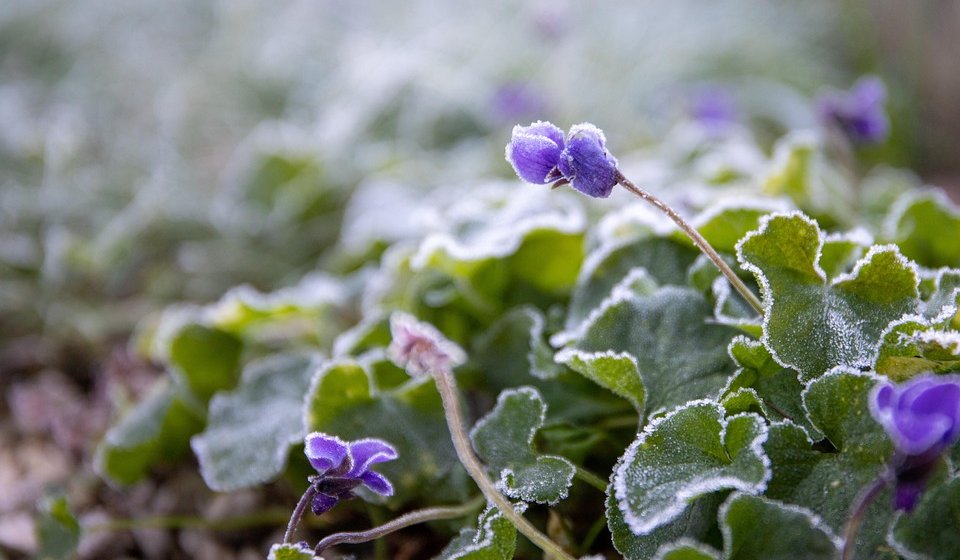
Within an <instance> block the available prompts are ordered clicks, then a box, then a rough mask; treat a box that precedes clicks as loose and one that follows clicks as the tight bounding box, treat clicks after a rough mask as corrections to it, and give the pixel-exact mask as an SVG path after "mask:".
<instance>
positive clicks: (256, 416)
mask: <svg viewBox="0 0 960 560" xmlns="http://www.w3.org/2000/svg"><path fill="white" fill-rule="evenodd" d="M315 370H316V360H315V359H314V358H312V357H310V356H307V355H299V354H278V355H275V356H272V357H270V358H267V359H264V360H262V361H259V362H254V363H252V364H250V365H248V366H247V367H246V368H245V369H244V371H243V378H242V380H241V382H240V386H239V387H238V388H237V389H236V390H234V391H232V392H229V393H220V394H218V395H216V396H215V397H214V398H213V400H212V401H211V402H210V413H209V418H208V422H207V429H206V430H205V431H204V432H203V433H201V434H199V435H197V436H194V437H193V439H192V440H191V445H192V447H193V451H194V453H196V455H197V459H199V461H200V474H202V475H203V479H204V481H206V483H207V485H208V486H209V487H210V488H212V489H214V490H217V491H221V492H223V491H227V490H236V489H238V488H246V487H248V486H253V485H256V484H260V483H263V482H266V481H268V480H272V479H273V478H275V477H277V476H278V475H279V474H280V473H281V472H283V469H284V467H285V466H286V464H287V455H288V454H289V451H290V447H291V446H293V445H294V444H296V443H298V442H300V441H302V439H303V436H304V431H303V410H302V409H303V395H304V394H305V393H306V392H307V389H308V388H309V386H310V379H311V377H312V375H313V372H314V371H315Z"/></svg>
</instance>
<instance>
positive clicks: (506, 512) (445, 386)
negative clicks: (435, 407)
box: [433, 369, 575, 560]
mask: <svg viewBox="0 0 960 560" xmlns="http://www.w3.org/2000/svg"><path fill="white" fill-rule="evenodd" d="M433 378H434V380H435V381H436V383H437V390H438V391H439V392H440V399H441V400H442V401H443V410H444V413H445V414H446V417H447V426H448V427H449V428H450V435H451V436H452V439H453V447H454V449H456V451H457V457H459V458H460V462H461V463H463V466H464V467H465V468H466V469H467V473H469V474H470V477H471V478H473V480H474V482H476V483H477V486H479V487H480V491H481V492H483V495H484V496H485V497H486V498H487V500H488V501H490V502H492V503H493V504H494V505H495V506H497V509H499V510H500V512H501V513H503V516H504V517H506V518H507V519H509V520H510V522H511V523H513V526H514V527H516V528H517V531H520V532H521V533H523V535H524V536H525V537H527V538H528V539H530V542H532V543H533V544H535V545H536V546H537V547H538V548H539V549H540V550H542V551H543V552H545V553H546V554H547V555H548V556H550V557H552V558H556V559H559V560H575V559H574V557H573V556H571V555H570V554H569V553H567V551H565V550H564V549H563V548H561V547H560V545H558V544H557V543H555V542H553V541H552V540H550V537H548V536H546V535H544V534H543V533H541V532H540V531H539V530H538V529H537V528H536V527H534V526H533V525H532V524H531V523H530V522H529V521H527V520H526V518H524V517H523V516H522V515H520V514H519V513H517V511H516V510H515V509H514V508H513V504H511V503H510V501H509V500H507V499H506V498H505V497H504V496H503V494H501V493H500V491H499V490H497V487H496V486H495V485H494V484H493V482H492V481H491V480H490V479H489V478H488V477H487V473H486V472H485V470H484V468H483V465H481V464H480V459H478V458H477V456H476V455H475V454H474V453H473V447H472V446H471V445H470V439H469V438H468V437H467V431H466V430H465V429H464V427H463V415H462V414H461V412H460V400H459V399H458V398H457V385H456V381H454V379H453V374H452V372H450V371H449V370H447V369H438V370H436V371H434V372H433Z"/></svg>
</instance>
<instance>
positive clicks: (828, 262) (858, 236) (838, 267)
mask: <svg viewBox="0 0 960 560" xmlns="http://www.w3.org/2000/svg"><path fill="white" fill-rule="evenodd" d="M872 244H873V243H872V241H871V239H870V235H869V234H868V233H866V232H865V231H863V230H856V231H854V232H851V233H847V234H830V235H825V236H824V238H823V247H821V249H820V268H822V269H823V271H824V273H825V274H826V275H827V278H829V279H831V280H832V279H834V278H836V277H837V276H840V275H841V274H843V273H845V272H847V271H849V270H850V269H851V268H852V267H853V266H854V265H855V264H856V263H857V261H858V260H860V259H861V258H862V257H863V255H864V254H865V253H866V252H867V249H868V248H869V247H870V246H871V245H872Z"/></svg>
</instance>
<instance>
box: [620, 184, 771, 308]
mask: <svg viewBox="0 0 960 560" xmlns="http://www.w3.org/2000/svg"><path fill="white" fill-rule="evenodd" d="M617 182H618V183H620V185H622V186H623V187H624V188H625V189H627V190H628V191H630V192H632V193H633V194H635V195H637V196H638V197H640V198H642V199H643V200H645V201H646V202H648V203H650V204H651V205H653V206H654V207H656V208H657V210H660V211H661V212H663V213H664V214H666V215H667V216H668V217H669V218H670V219H671V220H673V222H674V223H675V224H677V226H678V227H679V228H680V229H681V230H682V231H683V233H685V234H687V237H689V238H690V240H691V241H693V244H694V245H696V246H697V248H698V249H700V252H702V253H703V254H704V255H706V256H707V258H709V259H710V260H711V261H713V264H714V265H716V267H717V268H718V269H719V270H720V272H721V273H723V275H724V276H726V277H727V281H728V282H730V285H731V286H733V287H734V288H735V289H736V290H737V291H738V292H740V295H741V296H743V299H745V300H746V301H747V303H748V304H750V307H752V308H753V309H754V311H756V312H757V313H759V314H760V316H761V317H762V316H763V304H762V303H761V302H760V300H759V299H758V298H757V296H755V295H754V294H753V292H751V291H750V288H748V287H747V285H746V284H744V283H743V281H742V280H740V277H739V276H737V274H736V273H735V272H734V271H733V269H731V268H730V266H729V265H727V263H726V261H724V260H723V259H722V258H720V255H719V253H717V251H716V250H715V249H714V248H713V247H712V246H711V245H710V243H709V242H708V241H707V240H706V239H704V238H703V236H702V235H700V232H699V231H697V230H696V229H695V228H694V227H693V226H691V225H690V224H688V223H687V221H686V220H684V219H683V218H682V217H681V216H680V214H677V213H676V211H674V209H673V208H671V207H670V206H668V205H667V203H665V202H663V201H662V200H660V199H659V198H657V197H655V196H653V195H652V194H650V193H649V192H647V191H645V190H643V189H641V188H640V187H638V186H636V185H634V184H633V183H632V182H630V179H627V178H626V177H624V176H623V174H622V173H620V172H619V171H617Z"/></svg>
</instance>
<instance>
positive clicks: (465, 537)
mask: <svg viewBox="0 0 960 560" xmlns="http://www.w3.org/2000/svg"><path fill="white" fill-rule="evenodd" d="M516 547H517V530H516V529H515V528H514V526H513V524H512V523H510V521H509V520H508V519H507V518H506V517H504V516H503V514H502V513H500V510H498V509H496V508H493V507H491V508H488V509H487V510H486V511H484V512H483V513H482V514H480V518H479V519H478V520H477V529H476V530H474V529H463V530H461V531H460V534H459V535H458V536H457V537H456V538H454V539H453V540H452V541H451V542H450V544H448V545H447V547H446V548H444V549H443V552H441V553H440V555H439V556H438V557H437V560H510V559H511V558H513V553H514V550H516Z"/></svg>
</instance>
